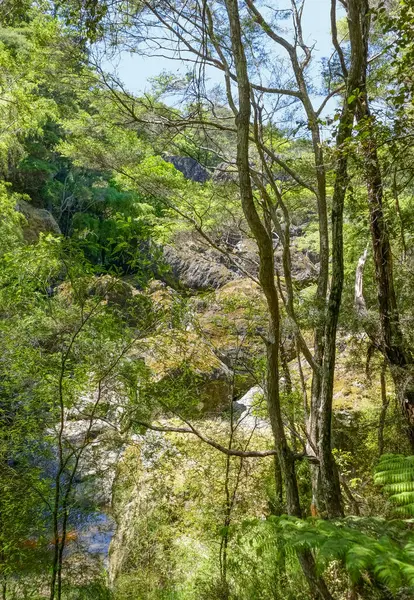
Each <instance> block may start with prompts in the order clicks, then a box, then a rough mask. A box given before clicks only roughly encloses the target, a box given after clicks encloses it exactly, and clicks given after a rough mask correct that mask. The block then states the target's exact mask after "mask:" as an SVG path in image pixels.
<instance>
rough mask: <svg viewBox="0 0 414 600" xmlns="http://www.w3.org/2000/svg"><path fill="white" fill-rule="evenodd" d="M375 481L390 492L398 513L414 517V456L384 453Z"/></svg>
mask: <svg viewBox="0 0 414 600" xmlns="http://www.w3.org/2000/svg"><path fill="white" fill-rule="evenodd" d="M374 482H375V483H376V484H377V485H380V486H381V487H382V488H383V490H384V492H385V493H386V494H388V496H389V500H390V501H391V502H392V503H393V504H394V505H395V512H396V513H397V514H398V515H400V516H402V517H414V456H403V455H401V454H384V455H383V456H382V457H381V458H380V461H379V463H378V465H377V468H376V470H375V474H374Z"/></svg>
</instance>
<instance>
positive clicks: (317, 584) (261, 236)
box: [226, 0, 332, 600]
mask: <svg viewBox="0 0 414 600" xmlns="http://www.w3.org/2000/svg"><path fill="white" fill-rule="evenodd" d="M226 9H227V14H228V17H229V25H230V35H231V45H232V51H233V56H234V62H235V68H236V74H237V83H238V96H239V110H238V114H237V116H236V126H237V168H238V174H239V185H240V196H241V203H242V209H243V213H244V216H245V218H246V220H247V223H248V225H249V228H250V230H251V232H252V234H253V236H254V238H255V240H256V242H257V245H258V248H259V260H260V264H259V280H260V284H261V286H262V289H263V292H264V294H265V297H266V301H267V306H268V310H269V336H268V340H267V394H266V395H267V406H268V411H269V417H270V423H271V427H272V432H273V437H274V442H275V448H276V451H277V456H278V459H279V464H280V467H281V469H282V473H283V477H284V484H285V490H286V505H287V511H288V513H289V514H290V515H293V516H296V517H301V507H300V501H299V492H298V486H297V479H296V472H295V457H294V455H293V453H292V451H291V449H290V448H289V446H288V443H287V439H286V435H285V431H284V426H283V421H282V413H281V407H280V397H279V346H280V314H279V300H278V295H277V289H276V284H275V277H274V256H273V242H272V236H271V232H270V231H268V229H267V228H266V226H265V225H264V224H263V222H262V220H261V218H260V216H259V214H258V212H257V209H256V206H255V202H254V197H253V189H252V183H251V179H250V165H249V134H250V115H251V103H250V92H251V90H250V82H249V77H248V70H247V61H246V55H245V53H244V47H243V42H242V34H241V24H240V15H239V8H238V3H237V0H226ZM298 556H299V560H300V562H301V565H302V568H303V571H304V573H305V575H306V578H307V580H308V582H309V585H310V587H311V589H312V590H313V591H314V593H315V594H316V595H317V596H318V597H320V598H323V599H324V600H332V596H331V594H330V593H329V590H328V589H327V587H326V584H325V582H324V580H323V579H322V578H321V577H320V576H319V575H318V574H317V572H316V565H315V562H314V559H313V556H312V554H311V553H310V552H309V551H300V552H299V554H298Z"/></svg>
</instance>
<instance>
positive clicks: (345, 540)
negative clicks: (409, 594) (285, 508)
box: [252, 516, 414, 591]
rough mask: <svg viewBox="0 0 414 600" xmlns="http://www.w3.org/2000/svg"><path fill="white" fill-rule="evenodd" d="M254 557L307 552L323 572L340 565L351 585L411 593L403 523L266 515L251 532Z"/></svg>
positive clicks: (412, 576)
mask: <svg viewBox="0 0 414 600" xmlns="http://www.w3.org/2000/svg"><path fill="white" fill-rule="evenodd" d="M252 533H253V536H254V537H253V539H254V545H255V546H256V553H257V554H261V553H262V552H267V553H269V552H271V548H272V545H273V548H274V554H275V555H277V554H280V552H281V550H282V549H283V552H284V553H285V554H289V553H296V552H297V551H298V550H304V549H308V550H311V551H312V552H313V554H314V556H315V558H316V561H317V564H318V567H319V569H320V570H321V571H323V570H324V569H325V568H326V567H328V565H329V563H331V562H332V561H339V562H340V563H341V564H342V565H343V567H344V569H345V570H346V572H347V574H348V576H349V577H350V579H351V580H352V581H353V582H354V583H358V582H361V581H362V580H364V581H366V582H367V581H368V582H370V583H371V584H375V583H379V584H384V585H386V586H387V588H388V589H389V590H392V591H397V590H399V589H401V588H402V587H404V586H408V587H409V588H410V589H413V590H414V535H413V533H412V532H411V531H410V530H409V529H408V528H407V524H406V523H405V522H402V521H391V522H390V521H387V520H385V519H378V518H356V517H352V518H347V519H340V520H337V521H324V520H321V519H307V520H301V519H296V518H294V517H287V516H282V517H270V518H269V519H268V520H267V521H265V522H263V521H262V522H256V524H255V527H254V529H253V532H252Z"/></svg>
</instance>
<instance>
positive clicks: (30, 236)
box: [16, 200, 61, 243]
mask: <svg viewBox="0 0 414 600" xmlns="http://www.w3.org/2000/svg"><path fill="white" fill-rule="evenodd" d="M16 209H17V210H18V211H19V212H21V213H22V214H23V215H24V216H25V218H26V223H25V224H24V226H23V236H24V239H25V240H26V241H27V242H29V243H34V242H37V240H38V239H39V236H40V234H41V233H53V234H55V235H59V234H60V233H61V231H60V228H59V225H58V224H57V222H56V220H55V218H54V217H53V215H52V214H51V213H50V212H49V211H48V210H45V209H44V208H36V207H35V206H32V205H31V204H29V202H26V201H25V200H19V202H18V204H17V206H16Z"/></svg>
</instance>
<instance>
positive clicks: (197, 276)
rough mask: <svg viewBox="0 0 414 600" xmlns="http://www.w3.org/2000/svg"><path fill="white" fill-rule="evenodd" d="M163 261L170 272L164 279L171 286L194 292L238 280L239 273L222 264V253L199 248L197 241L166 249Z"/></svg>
mask: <svg viewBox="0 0 414 600" xmlns="http://www.w3.org/2000/svg"><path fill="white" fill-rule="evenodd" d="M163 255H164V262H165V263H166V264H167V265H168V266H169V267H170V273H169V274H167V275H166V276H164V278H165V279H166V280H167V282H168V283H171V284H173V285H174V284H175V285H176V286H177V285H178V286H183V287H187V288H190V289H193V290H208V289H211V288H215V289H217V288H219V287H221V286H223V285H224V284H226V283H228V282H229V281H232V280H233V279H236V278H237V277H238V274H237V273H235V272H234V271H232V270H230V269H229V267H228V266H226V265H225V264H223V257H222V255H220V253H219V252H216V251H214V250H212V249H210V248H204V247H202V246H199V245H198V244H196V243H195V242H192V241H187V244H185V245H184V243H181V244H180V243H178V244H176V245H174V246H172V245H167V246H164V248H163Z"/></svg>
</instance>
